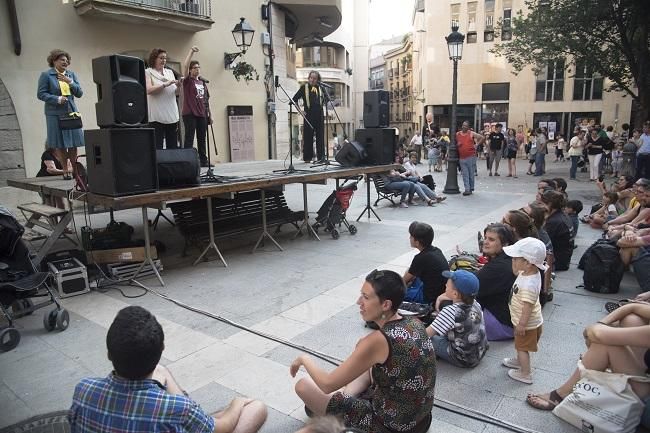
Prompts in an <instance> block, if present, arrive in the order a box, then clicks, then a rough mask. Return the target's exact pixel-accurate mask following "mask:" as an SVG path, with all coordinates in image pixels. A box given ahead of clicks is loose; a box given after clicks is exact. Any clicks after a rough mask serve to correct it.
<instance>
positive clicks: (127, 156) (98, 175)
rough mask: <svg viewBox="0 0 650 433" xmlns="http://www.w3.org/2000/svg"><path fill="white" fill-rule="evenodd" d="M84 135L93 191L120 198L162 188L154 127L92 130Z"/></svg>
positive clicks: (90, 188)
mask: <svg viewBox="0 0 650 433" xmlns="http://www.w3.org/2000/svg"><path fill="white" fill-rule="evenodd" d="M84 138H85V140H86V163H87V164H88V189H89V190H90V192H92V193H94V194H103V195H110V196H113V197H118V196H122V195H131V194H142V193H146V192H154V191H156V190H157V189H158V174H157V171H156V145H155V142H154V130H153V129H152V128H110V129H92V130H86V131H84Z"/></svg>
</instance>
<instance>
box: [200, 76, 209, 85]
mask: <svg viewBox="0 0 650 433" xmlns="http://www.w3.org/2000/svg"><path fill="white" fill-rule="evenodd" d="M199 80H201V81H203V82H204V83H206V84H210V80H206V79H205V78H203V77H202V76H200V75H199Z"/></svg>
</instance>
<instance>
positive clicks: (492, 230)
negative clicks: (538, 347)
mask: <svg viewBox="0 0 650 433" xmlns="http://www.w3.org/2000/svg"><path fill="white" fill-rule="evenodd" d="M483 236H484V240H483V249H482V252H483V255H484V256H486V257H487V258H488V262H487V263H486V264H485V265H483V267H482V268H481V269H479V270H478V271H477V272H476V276H477V277H478V280H479V286H480V288H481V289H480V290H479V293H478V296H477V297H476V301H478V303H479V304H481V307H482V308H483V319H484V321H485V333H486V335H487V339H488V340H489V341H497V340H510V339H512V338H514V330H513V328H512V320H511V319H510V309H509V308H508V299H509V297H510V290H511V289H512V284H513V283H514V282H515V278H516V276H515V275H514V274H513V273H512V257H510V256H508V255H507V254H506V253H504V252H503V247H506V246H508V245H512V244H513V243H514V240H513V235H512V231H511V230H510V229H509V227H508V226H507V225H505V224H501V223H493V224H490V225H488V226H487V227H486V228H485V230H484V231H483Z"/></svg>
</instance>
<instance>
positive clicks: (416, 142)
mask: <svg viewBox="0 0 650 433" xmlns="http://www.w3.org/2000/svg"><path fill="white" fill-rule="evenodd" d="M410 147H412V148H413V151H414V152H415V155H416V161H417V162H416V164H419V163H420V161H421V157H422V135H420V131H415V135H413V138H411V143H410Z"/></svg>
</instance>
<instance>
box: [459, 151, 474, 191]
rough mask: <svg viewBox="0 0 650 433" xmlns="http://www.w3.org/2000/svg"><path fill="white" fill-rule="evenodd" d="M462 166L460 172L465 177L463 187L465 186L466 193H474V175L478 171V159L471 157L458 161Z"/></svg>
mask: <svg viewBox="0 0 650 433" xmlns="http://www.w3.org/2000/svg"><path fill="white" fill-rule="evenodd" d="M458 163H459V164H460V172H461V173H462V175H463V185H464V186H465V191H467V192H471V191H474V173H475V170H476V157H475V156H470V157H469V158H463V159H460V160H459V161H458Z"/></svg>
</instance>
